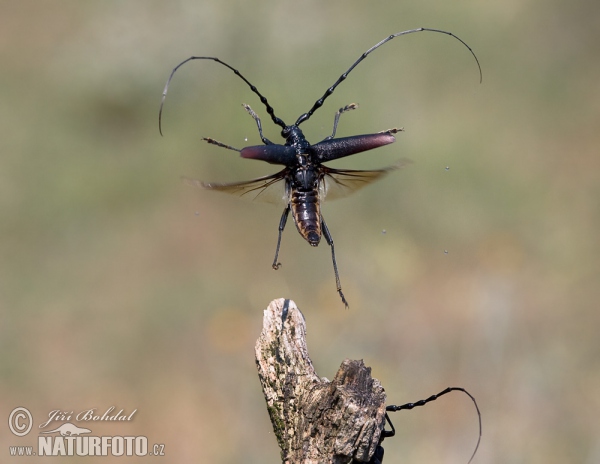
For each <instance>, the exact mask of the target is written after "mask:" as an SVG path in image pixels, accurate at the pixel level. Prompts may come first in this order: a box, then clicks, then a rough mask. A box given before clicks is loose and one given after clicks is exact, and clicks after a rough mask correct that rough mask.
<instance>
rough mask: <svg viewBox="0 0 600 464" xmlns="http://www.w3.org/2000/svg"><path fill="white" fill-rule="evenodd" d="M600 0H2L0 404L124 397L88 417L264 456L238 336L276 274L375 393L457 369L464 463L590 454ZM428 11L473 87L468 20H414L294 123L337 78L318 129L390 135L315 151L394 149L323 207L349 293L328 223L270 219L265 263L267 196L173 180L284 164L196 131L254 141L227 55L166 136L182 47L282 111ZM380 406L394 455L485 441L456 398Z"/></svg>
mask: <svg viewBox="0 0 600 464" xmlns="http://www.w3.org/2000/svg"><path fill="white" fill-rule="evenodd" d="M598 9H599V7H598V6H596V5H593V4H590V3H589V2H575V3H574V4H573V3H572V4H569V5H568V6H567V5H566V4H563V3H561V2H558V1H552V2H543V3H542V2H541V1H539V0H530V1H526V2H503V3H497V4H482V3H480V2H465V3H462V4H460V5H456V4H452V5H451V4H448V3H444V2H439V1H425V2H418V3H416V2H409V3H406V2H403V3H398V2H389V1H383V2H371V3H368V4H367V3H362V2H356V1H346V2H341V1H337V0H336V1H332V2H327V3H319V2H303V3H298V2H271V1H264V2H253V3H248V2H229V3H227V4H224V3H218V2H212V1H206V2H202V3H197V2H188V1H183V2H179V3H177V4H167V3H164V2H141V1H129V2H127V3H122V2H115V1H106V2H102V3H82V2H74V1H63V2H32V1H19V2H14V1H5V2H2V3H1V4H0V54H1V57H2V67H3V72H2V73H0V92H1V95H0V97H1V101H2V105H1V106H0V127H1V130H2V136H1V137H0V150H1V153H2V156H1V157H0V211H1V214H2V220H1V222H0V263H1V264H0V346H1V348H2V356H1V357H0V394H1V397H2V400H3V401H2V406H1V407H0V415H2V416H3V417H6V416H8V414H9V413H10V411H11V410H12V409H13V408H14V407H16V406H20V405H23V406H26V407H28V408H30V410H31V411H32V413H33V414H34V418H35V419H36V421H38V422H37V423H39V422H43V420H42V418H44V417H45V416H47V414H48V412H49V411H50V410H53V409H58V408H62V409H64V410H76V411H77V410H83V409H89V408H92V407H94V408H98V409H107V408H108V407H109V406H111V405H114V406H116V407H117V409H120V408H124V409H126V410H133V409H135V408H137V409H138V413H137V415H136V417H135V420H134V423H133V424H118V425H116V424H93V426H90V428H92V429H93V430H94V432H95V433H96V432H99V433H104V434H113V435H115V434H121V435H146V436H148V437H149V440H150V442H158V443H165V444H166V457H165V458H156V459H157V460H161V459H164V462H181V463H183V462H223V463H229V462H231V463H233V462H245V463H252V462H277V460H278V456H279V452H278V449H277V445H276V441H275V439H274V437H273V436H272V431H271V427H270V423H269V420H268V416H267V414H266V411H265V408H264V400H263V398H262V394H261V392H260V387H259V383H258V380H257V378H256V371H255V366H254V361H253V345H254V341H255V340H256V338H257V336H258V334H259V332H260V327H261V315H262V313H261V309H263V308H264V307H266V306H267V304H268V303H269V302H270V301H271V300H272V299H273V298H277V297H282V296H286V297H290V298H293V299H294V300H295V301H296V302H297V303H298V305H299V306H300V307H301V308H302V309H303V311H304V314H305V316H306V318H307V322H308V330H309V347H310V350H311V355H312V357H313V361H314V362H315V366H316V368H317V372H318V373H319V375H322V376H327V377H329V378H331V377H332V376H333V375H334V373H335V371H336V370H337V367H338V366H339V364H340V363H341V361H342V360H343V359H344V358H356V359H364V360H365V362H366V364H367V365H370V366H372V367H373V375H374V376H375V377H376V378H378V379H380V380H381V381H382V383H383V385H384V386H385V388H386V391H387V393H388V400H389V402H390V403H395V404H399V403H404V402H407V401H414V400H417V399H420V398H423V397H426V396H429V395H430V394H432V393H435V392H437V391H439V390H441V389H443V388H444V387H446V386H448V385H461V386H464V387H465V388H467V389H468V390H469V391H471V393H473V394H474V395H475V396H476V398H477V399H478V401H479V404H480V407H481V409H482V413H483V421H484V437H483V441H482V446H481V448H480V451H479V454H478V455H477V457H476V462H489V463H495V462H502V463H520V462H527V463H537V462H544V463H559V462H560V463H563V462H582V463H592V462H597V461H598V458H599V456H600V450H599V448H598V445H597V443H598V440H599V439H600V428H599V427H598V421H597V417H598V412H599V408H600V404H599V400H598V399H597V392H598V390H599V388H600V365H599V359H600V343H599V342H598V337H597V334H596V332H597V327H598V326H599V323H600V321H599V315H598V310H597V309H598V303H597V301H598V297H599V296H600V295H599V290H598V277H599V276H600V272H599V265H598V252H599V251H600V250H599V243H598V239H597V230H598V228H599V226H600V208H599V204H598V198H600V189H599V185H600V182H599V180H600V176H599V175H598V172H599V170H598V168H599V167H600V166H599V164H600V161H599V157H598V149H597V147H598V145H599V142H600V140H599V135H598V131H597V125H598V121H599V120H600V119H599V112H600V110H599V109H600V92H599V84H598V82H600V81H599V79H598V74H599V73H598V71H599V69H598V68H599V65H598V63H600V61H599V60H598V49H597V43H598V41H599V37H598V36H599V32H598V31H599V29H598V28H597V27H596V26H597V24H596V22H597V21H596V18H597V17H598V13H599V11H598ZM419 26H427V27H435V28H440V29H445V30H450V31H452V32H454V33H456V34H457V35H458V36H459V37H461V38H462V39H464V40H465V41H467V42H468V43H469V44H470V45H471V46H472V47H473V49H474V50H475V52H476V53H477V55H478V57H479V59H480V61H481V64H482V67H483V72H484V82H483V84H482V85H479V84H478V82H477V77H478V76H477V69H476V66H475V64H474V62H473V61H472V59H471V57H470V56H469V54H468V51H467V50H465V49H464V48H462V47H461V46H460V44H458V43H456V42H455V41H453V40H450V39H449V38H447V37H444V36H441V35H437V34H430V33H422V34H413V35H410V36H407V37H403V38H398V39H395V40H394V41H392V42H391V43H389V44H387V45H385V46H384V47H382V48H381V49H379V50H377V52H375V53H373V54H372V55H370V56H369V58H368V59H367V60H366V61H365V62H364V63H362V64H361V65H360V66H359V67H357V68H356V69H355V70H354V71H353V73H352V74H351V75H350V77H349V78H348V80H347V81H346V82H345V83H344V84H343V85H341V86H340V87H339V88H338V89H337V90H336V92H335V94H334V95H333V96H331V97H330V98H329V99H328V100H327V103H326V105H325V106H324V107H323V109H321V110H319V111H318V112H317V113H316V114H315V115H314V116H313V118H311V120H310V121H309V122H307V123H306V124H305V125H303V130H304V132H305V134H306V135H307V137H308V138H309V140H310V141H312V142H314V141H318V140H320V139H322V138H323V137H324V136H326V135H328V134H329V133H330V131H331V124H332V121H333V115H334V113H335V110H336V109H337V108H339V107H341V106H343V105H345V104H347V103H350V102H357V103H359V104H360V108H359V110H358V111H355V112H352V113H350V114H348V115H344V117H343V118H342V121H341V123H340V127H339V130H338V136H345V135H352V134H358V133H368V132H376V131H379V130H383V129H387V128H389V127H394V126H404V127H405V129H406V132H404V133H402V134H399V136H398V140H397V142H396V143H395V144H393V145H391V146H388V147H385V148H381V149H378V150H377V151H374V152H368V153H365V154H363V155H357V156H353V157H350V158H348V159H346V160H343V161H340V162H338V163H335V165H336V166H344V167H348V168H376V167H380V166H386V165H389V164H392V163H393V162H394V161H395V160H397V159H399V158H401V157H405V158H410V159H411V160H413V162H414V164H412V165H410V166H409V167H407V168H405V169H403V170H401V171H399V172H397V173H394V174H393V175H390V176H389V177H388V178H386V179H385V180H383V181H381V182H380V183H378V184H376V185H374V186H372V187H370V188H369V189H365V190H364V191H361V192H359V193H357V194H356V195H354V196H353V197H351V198H349V199H346V200H340V201H339V202H332V203H326V204H325V206H324V209H323V214H324V215H325V217H326V219H327V223H328V225H329V228H330V230H331V232H332V234H333V237H334V239H335V244H336V250H337V253H338V264H339V267H340V276H341V279H342V284H343V286H344V291H345V293H346V296H347V298H348V300H349V302H350V305H351V309H350V310H349V311H345V310H343V306H342V304H341V303H340V301H339V298H338V296H337V294H336V292H335V287H334V285H335V284H334V280H333V273H332V270H331V262H330V253H329V250H328V249H327V247H326V246H325V244H324V243H323V244H322V245H321V246H320V247H319V248H317V249H312V248H309V247H308V245H306V243H304V241H303V240H302V239H301V238H300V237H299V235H298V234H296V233H295V231H294V230H293V229H294V228H293V226H291V225H288V230H287V231H286V233H285V234H284V237H283V244H282V250H281V256H280V258H281V261H282V262H283V267H282V268H281V269H280V271H278V272H273V271H272V270H271V268H270V262H271V259H272V255H273V252H274V248H275V243H276V236H277V224H278V221H279V216H280V214H281V211H280V209H278V208H274V207H271V206H270V205H263V204H248V203H246V202H243V201H239V200H237V199H235V198H228V197H224V196H223V197H222V196H219V195H218V194H212V193H211V192H201V191H193V190H192V189H188V188H187V187H186V186H185V185H182V184H181V183H180V182H179V176H180V175H186V176H191V177H198V178H201V179H203V180H207V181H213V180H214V181H233V180H244V179H250V178H252V177H254V176H258V175H264V174H268V173H271V172H273V171H274V169H273V167H272V166H269V165H267V164H266V163H253V162H252V161H248V160H240V159H239V157H238V156H237V155H236V154H235V153H233V152H228V151H225V150H222V149H219V148H218V147H212V146H209V145H206V144H203V143H201V142H200V138H201V137H202V136H210V137H213V138H215V139H217V140H221V141H223V142H227V143H230V144H232V145H234V146H237V147H242V146H244V145H250V144H257V143H260V140H259V138H258V134H257V131H256V128H255V125H254V122H253V121H252V119H251V118H249V117H248V115H247V114H246V113H245V112H244V110H243V109H242V108H241V106H240V105H241V103H248V104H250V105H252V107H253V108H254V109H255V110H256V111H257V112H258V113H259V115H261V116H262V117H263V122H264V125H265V133H266V135H267V137H269V138H271V139H272V140H279V135H278V133H279V129H277V128H274V127H273V125H272V124H271V123H270V121H268V120H267V117H266V112H265V110H264V108H263V107H261V105H260V102H259V101H258V100H257V98H256V96H254V95H253V94H252V93H251V92H250V91H249V90H248V88H247V87H246V86H245V85H244V83H243V82H242V81H240V80H239V79H238V78H236V76H235V75H233V74H232V73H231V72H229V71H228V70H227V69H225V68H223V67H221V66H218V65H217V64H215V63H190V64H189V65H187V66H186V67H184V68H182V69H181V70H180V71H179V72H178V74H177V76H176V78H175V79H174V81H173V83H172V86H171V89H170V91H169V98H168V99H167V103H166V106H165V112H164V114H163V116H164V119H163V122H164V126H163V129H164V134H165V136H164V137H162V138H161V137H160V136H159V134H158V127H157V112H158V103H159V100H160V95H161V92H162V88H163V85H164V82H165V80H166V78H167V76H168V74H169V72H170V70H171V69H172V67H173V66H174V65H175V64H177V63H178V62H179V61H181V60H183V59H185V58H186V57H188V56H190V55H209V56H218V57H220V58H221V59H223V60H225V61H226V62H228V63H230V64H232V65H233V66H234V67H236V68H238V69H239V70H240V71H242V72H243V73H244V75H245V76H246V77H247V78H248V79H249V80H250V81H251V82H253V83H254V84H255V85H256V86H257V87H258V88H259V89H260V90H261V92H262V93H263V94H264V95H266V96H267V97H268V99H269V102H270V103H271V104H272V105H273V107H274V108H275V110H276V114H277V115H278V116H279V117H281V118H282V119H284V120H285V121H287V122H290V121H294V120H295V119H296V118H297V117H298V115H299V114H301V113H303V112H305V111H307V110H308V109H309V108H310V106H311V105H312V104H313V102H314V101H315V100H316V99H317V98H319V97H320V96H321V95H322V94H323V92H324V91H325V89H326V88H327V87H328V86H330V85H331V84H332V83H333V82H334V81H335V79H336V78H337V76H339V75H340V74H341V73H342V72H343V71H344V70H346V69H347V67H348V66H349V65H350V64H351V63H352V62H353V61H354V60H355V59H356V58H357V57H358V56H359V55H360V53H362V52H363V51H364V50H366V49H368V48H369V47H370V46H372V45H373V44H374V43H376V42H377V41H379V40H381V39H382V38H383V37H385V36H386V35H387V34H390V33H393V32H398V31H400V30H404V29H409V28H414V27H419ZM246 138H247V139H248V140H247V141H246V140H245V139H246ZM446 167H449V169H448V170H447V169H446ZM383 230H385V233H383ZM444 251H447V252H448V253H444ZM394 423H395V425H396V427H397V429H398V430H399V434H398V436H396V437H395V438H393V439H389V440H386V442H385V449H386V461H387V460H390V462H395V460H397V461H399V460H400V459H401V458H400V456H402V460H403V461H406V462H436V461H437V462H466V460H467V459H468V456H469V454H470V452H471V449H472V446H473V444H474V441H475V437H476V418H475V415H474V412H473V410H472V408H471V406H470V404H469V401H468V399H465V398H460V397H459V396H456V397H446V398H444V399H443V400H440V401H438V402H436V403H435V404H432V405H429V406H428V407H427V408H422V409H419V410H415V411H413V412H406V413H403V414H397V415H396V416H395V417H394ZM28 440H29V441H28ZM32 440H33V439H32V438H23V439H16V438H15V437H13V436H12V435H9V434H8V432H7V433H4V434H1V435H0V441H1V443H2V445H3V446H7V445H13V444H30V443H31V442H32ZM5 449H6V448H5ZM79 460H80V459H79ZM79 460H78V459H77V458H71V459H69V462H79ZM134 460H135V459H134ZM96 461H97V462H100V461H102V462H111V458H102V459H94V458H86V462H96ZM55 462H62V461H60V458H57V459H56V461H55Z"/></svg>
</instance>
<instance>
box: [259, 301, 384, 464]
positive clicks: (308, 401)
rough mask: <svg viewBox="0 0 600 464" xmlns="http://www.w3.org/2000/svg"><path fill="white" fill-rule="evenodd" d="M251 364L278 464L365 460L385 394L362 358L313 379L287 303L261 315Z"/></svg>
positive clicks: (297, 318) (302, 331) (302, 329)
mask: <svg viewBox="0 0 600 464" xmlns="http://www.w3.org/2000/svg"><path fill="white" fill-rule="evenodd" d="M285 301H289V306H288V308H286V309H285V311H284V303H285ZM286 306H287V305H286ZM282 312H283V313H285V314H284V317H283V318H282ZM282 320H283V321H284V323H283V324H282ZM256 364H257V367H258V376H259V379H260V382H261V384H262V388H263V392H264V395H265V399H266V401H267V409H268V411H269V416H270V417H271V422H272V424H273V430H274V432H275V436H276V437H277V442H278V444H279V447H280V448H281V459H282V462H284V463H293V464H298V463H306V464H308V463H335V464H342V463H352V462H369V459H370V457H371V456H372V455H373V453H374V452H375V448H376V447H377V444H378V442H379V437H380V435H381V432H382V430H383V427H384V425H385V423H384V422H385V400H386V395H385V391H384V389H383V387H382V386H381V384H380V383H379V381H378V380H377V379H373V378H372V377H371V368H370V367H365V365H364V363H363V361H362V360H360V361H351V360H345V361H344V362H343V363H342V365H341V366H340V368H339V370H338V372H337V374H336V375H335V378H334V379H333V380H332V381H329V380H327V379H326V378H324V377H323V378H320V377H319V376H317V374H316V372H315V369H314V367H313V365H312V362H311V360H310V357H309V356H308V349H307V347H306V323H305V320H304V316H303V315H302V313H301V312H300V310H299V309H298V308H297V306H296V304H295V303H294V302H293V301H290V300H284V299H283V298H281V299H278V300H274V301H272V302H271V304H270V305H269V307H268V308H267V309H266V310H265V311H264V318H263V329H262V333H261V335H260V337H259V339H258V340H257V341H256Z"/></svg>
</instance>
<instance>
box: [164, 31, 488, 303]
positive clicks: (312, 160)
mask: <svg viewBox="0 0 600 464" xmlns="http://www.w3.org/2000/svg"><path fill="white" fill-rule="evenodd" d="M423 31H429V32H436V33H442V34H446V35H449V36H451V37H453V38H455V39H456V40H458V41H459V42H461V43H462V44H463V45H464V46H465V47H467V48H468V49H469V51H470V52H471V54H472V55H473V57H474V58H475V60H476V62H477V66H478V67H479V61H478V60H477V57H476V56H475V54H474V53H473V50H471V48H470V47H469V46H468V45H467V44H466V43H465V42H463V41H462V40H461V39H460V38H458V37H457V36H455V35H454V34H452V33H450V32H446V31H442V30H438V29H428V28H418V29H411V30H408V31H403V32H398V33H396V34H392V35H390V36H388V37H386V38H385V39H383V40H382V41H381V42H379V43H377V44H375V45H374V46H373V47H371V48H370V49H369V50H367V51H366V52H364V53H363V54H362V55H361V56H360V57H359V58H358V59H357V60H356V61H355V62H354V63H353V64H352V66H350V68H349V69H348V70H347V71H346V72H345V73H343V74H342V75H341V76H340V77H339V78H338V79H337V81H336V82H335V83H334V84H333V85H332V86H331V87H329V88H328V89H327V90H326V92H325V93H324V94H323V96H322V97H321V98H319V99H318V100H317V101H316V102H315V103H314V104H313V106H312V107H311V109H310V110H309V111H308V112H306V113H304V114H302V115H300V117H298V119H297V120H296V122H295V123H294V124H292V125H289V126H288V125H287V124H285V122H283V120H282V119H280V118H278V117H277V116H275V110H274V109H273V107H272V106H271V105H270V104H269V102H268V101H267V99H266V97H264V96H263V95H262V94H261V93H260V92H259V91H258V89H257V88H256V87H255V86H254V85H253V84H251V83H250V81H248V80H247V79H246V78H245V77H244V76H243V75H242V74H241V73H240V72H239V71H238V70H237V69H235V68H233V67H232V66H230V65H229V64H227V63H225V62H224V61H222V60H220V59H219V58H216V57H210V56H192V57H190V58H188V59H187V60H184V61H182V62H181V63H179V64H178V65H177V66H176V67H175V68H174V69H173V71H172V72H171V75H170V76H169V79H168V80H167V83H166V85H165V88H164V91H163V96H162V101H161V106H160V111H159V116H158V121H159V130H160V133H161V134H162V122H161V121H162V110H163V104H164V101H165V98H166V95H167V90H168V88H169V83H170V82H171V79H172V78H173V75H174V74H175V72H176V71H177V70H178V69H179V68H180V67H181V66H183V65H184V64H185V63H187V62H188V61H192V60H212V61H214V62H216V63H219V64H221V65H222V66H225V67H226V68H228V69H230V70H231V71H233V72H234V73H235V75H236V76H238V77H239V78H240V79H242V80H243V81H244V82H245V83H246V84H247V85H248V86H249V87H250V90H251V91H252V92H253V93H255V94H256V95H257V96H258V97H259V98H260V101H261V103H262V104H263V105H264V106H265V108H266V110H267V113H268V114H269V116H270V117H271V120H272V121H273V122H274V123H275V124H276V125H278V126H280V127H281V128H282V130H281V136H282V137H283V138H284V139H285V144H283V145H281V144H275V143H273V142H271V141H270V140H269V139H267V138H266V137H265V136H264V135H263V131H262V123H261V120H260V118H259V117H258V115H257V114H256V113H255V112H254V111H253V110H252V109H251V108H250V106H248V105H245V104H244V105H243V106H244V108H245V109H246V111H248V113H249V114H250V115H251V116H252V118H253V119H254V120H255V122H256V125H257V127H258V132H259V134H260V138H261V140H262V142H263V144H264V145H257V146H250V147H245V148H243V149H241V150H240V149H237V148H234V147H232V146H230V145H227V144H224V143H221V142H218V141H216V140H214V139H211V138H204V139H203V140H205V141H207V142H208V143H211V144H213V145H217V146H220V147H223V148H227V149H229V150H234V151H237V152H239V153H240V155H241V156H242V158H247V159H256V160H261V161H266V162H267V163H270V164H278V165H283V166H285V168H284V169H283V170H281V171H279V172H277V173H275V174H273V175H270V176H264V177H261V178H258V179H253V180H250V181H245V182H235V183H228V184H221V183H204V182H200V181H197V180H194V179H189V181H190V183H192V184H193V185H197V186H201V187H204V188H208V189H212V190H219V191H223V192H227V193H232V194H236V195H240V196H244V195H246V196H250V197H252V198H255V199H260V198H264V197H265V196H266V195H263V193H265V192H267V191H268V190H270V189H271V187H272V186H273V185H275V184H277V183H278V182H279V181H282V183H283V185H284V194H282V195H281V199H283V200H284V203H285V209H284V211H283V214H282V216H281V219H280V222H279V236H278V240H277V248H276V250H275V259H274V260H273V268H274V269H278V268H279V266H280V263H279V262H278V261H277V258H278V255H279V248H280V245H281V234H282V232H283V230H284V228H285V224H286V222H287V218H288V215H289V213H290V211H291V212H292V217H293V219H294V223H295V224H296V228H297V229H298V232H299V233H300V235H302V237H303V238H304V239H305V240H306V241H307V242H308V243H309V244H310V245H312V246H317V245H318V244H319V242H320V240H321V237H325V240H326V241H327V244H328V245H329V246H330V247H331V257H332V262H333V270H334V273H335V280H336V285H337V291H338V293H339V295H340V297H341V299H342V301H343V303H344V304H345V305H346V307H348V303H347V301H346V298H345V297H344V294H343V293H342V287H341V285H340V278H339V274H338V270H337V263H336V257H335V250H334V246H333V238H332V237H331V234H330V232H329V229H328V228H327V225H326V223H325V220H324V219H323V215H322V212H321V202H322V201H323V200H324V197H325V195H327V196H328V197H329V198H339V197H342V196H345V195H348V194H349V193H351V192H352V191H355V190H357V189H359V188H362V187H363V186H365V185H367V184H369V183H371V182H373V181H375V180H377V179H379V178H381V177H382V176H383V175H385V174H386V173H388V172H389V171H391V170H393V169H397V168H398V167H399V165H396V166H391V167H388V168H384V169H376V170H351V169H333V168H329V167H327V166H325V165H324V164H323V163H326V162H328V161H332V160H335V159H339V158H343V157H345V156H350V155H353V154H356V153H361V152H364V151H367V150H371V149H373V148H377V147H381V146H383V145H387V144H390V143H393V142H394V141H395V140H396V139H395V137H394V136H393V134H395V133H397V132H399V131H401V130H402V129H390V130H387V131H383V132H379V133H375V134H365V135H355V136H351V137H342V138H338V139H336V138H335V133H336V129H337V125H338V121H339V118H340V115H341V114H342V113H344V112H347V111H349V110H353V109H355V108H357V105H356V104H354V103H352V104H350V105H346V106H345V107H343V108H340V109H339V110H338V112H337V113H336V115H335V119H334V123H333V132H332V134H331V135H330V136H328V137H326V138H325V139H323V140H322V141H320V142H318V143H316V144H314V145H313V144H310V143H309V142H308V141H307V140H306V138H305V137H304V134H303V133H302V131H301V130H300V128H299V127H298V126H299V125H300V124H302V123H303V122H305V121H307V120H308V119H309V118H310V117H311V116H312V115H313V113H314V112H315V111H316V110H317V109H319V108H320V107H321V106H322V105H323V103H324V101H325V100H326V99H327V98H328V97H329V96H330V95H331V94H332V93H333V91H334V90H335V89H336V87H337V86H338V85H340V84H341V83H342V82H343V81H344V80H345V79H346V78H347V77H348V75H349V74H350V72H351V71H352V70H353V69H354V68H355V67H356V66H357V65H358V64H359V63H360V62H361V61H363V60H364V59H365V58H366V57H367V56H368V55H369V54H370V53H371V52H373V51H375V50H376V49H377V48H379V47H381V46H382V45H384V44H385V43H387V42H389V41H390V40H392V39H394V38H396V37H400V36H403V35H406V34H412V33H415V32H423ZM479 72H480V77H481V67H479ZM330 190H331V191H332V192H333V193H329V192H330ZM261 195H262V197H261Z"/></svg>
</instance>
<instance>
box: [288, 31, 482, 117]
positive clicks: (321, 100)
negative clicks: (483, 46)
mask: <svg viewBox="0 0 600 464" xmlns="http://www.w3.org/2000/svg"><path fill="white" fill-rule="evenodd" d="M422 31H429V32H439V33H441V34H446V35H449V36H451V37H454V38H455V39H456V40H458V41H459V42H460V43H462V44H463V45H464V46H465V47H467V48H468V49H469V51H470V52H471V55H473V57H474V58H475V61H476V62H477V67H478V68H479V82H480V83H481V82H482V81H483V73H482V72H481V66H480V64H479V60H478V59H477V55H475V52H474V51H473V50H472V49H471V47H469V46H468V45H467V43H466V42H465V41H463V40H462V39H461V38H459V37H458V36H456V35H454V34H453V33H452V32H448V31H442V30H440V29H429V28H426V27H420V28H418V29H411V30H409V31H403V32H397V33H396V34H392V35H390V36H388V37H386V38H385V39H383V40H382V41H381V42H379V43H378V44H375V45H373V46H372V47H371V48H369V49H368V50H367V51H366V52H364V53H363V54H362V55H361V56H360V58H358V60H356V61H355V62H354V64H353V65H352V66H350V68H349V69H348V70H347V71H346V72H345V73H344V74H342V75H341V76H340V77H339V78H338V80H337V81H336V82H335V84H333V85H332V86H331V87H329V88H328V89H327V91H326V92H325V93H324V94H323V96H322V97H321V98H319V99H318V100H317V101H316V102H315V104H314V105H313V107H312V108H311V109H310V110H309V111H308V113H304V114H303V115H301V116H300V117H299V118H298V120H297V121H296V126H298V125H300V124H302V123H303V122H304V121H306V120H307V119H308V118H310V117H311V116H312V115H313V113H314V112H315V111H317V110H318V109H319V108H320V107H321V106H323V102H324V101H325V100H326V99H327V97H329V95H331V94H332V93H333V91H334V90H335V88H336V87H337V86H338V85H340V84H341V83H342V81H344V80H345V79H346V77H348V74H350V72H351V71H352V70H353V69H354V68H355V67H356V66H357V65H358V63H360V62H361V61H362V60H364V59H365V58H366V57H367V56H369V54H370V53H371V52H373V51H375V50H377V49H378V48H379V47H381V46H382V45H383V44H385V43H386V42H389V41H390V40H392V39H394V38H396V37H400V36H401V35H407V34H412V33H413V32H422Z"/></svg>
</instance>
